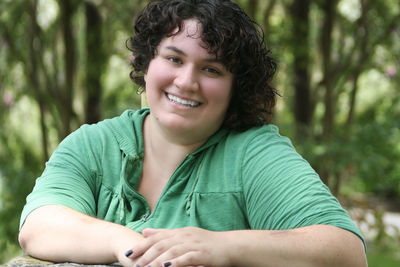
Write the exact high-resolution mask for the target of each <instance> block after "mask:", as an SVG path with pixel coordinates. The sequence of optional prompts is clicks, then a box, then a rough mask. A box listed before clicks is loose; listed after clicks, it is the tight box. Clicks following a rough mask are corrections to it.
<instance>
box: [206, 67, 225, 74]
mask: <svg viewBox="0 0 400 267" xmlns="http://www.w3.org/2000/svg"><path fill="white" fill-rule="evenodd" d="M203 70H204V71H206V72H209V73H211V74H214V75H219V74H221V72H220V71H219V70H217V69H215V68H211V67H206V68H204V69H203Z"/></svg>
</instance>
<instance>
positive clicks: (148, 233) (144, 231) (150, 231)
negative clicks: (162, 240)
mask: <svg viewBox="0 0 400 267" xmlns="http://www.w3.org/2000/svg"><path fill="white" fill-rule="evenodd" d="M165 230H166V229H154V228H143V229H142V235H143V236H144V237H149V236H151V235H154V234H157V233H160V232H162V231H165Z"/></svg>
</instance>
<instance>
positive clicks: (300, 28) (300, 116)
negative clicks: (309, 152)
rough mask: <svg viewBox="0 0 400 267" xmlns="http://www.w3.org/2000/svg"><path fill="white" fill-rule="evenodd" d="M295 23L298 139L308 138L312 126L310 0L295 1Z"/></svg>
mask: <svg viewBox="0 0 400 267" xmlns="http://www.w3.org/2000/svg"><path fill="white" fill-rule="evenodd" d="M290 10H291V13H292V23H293V40H292V47H293V56H294V62H293V69H294V73H293V86H294V90H295V97H294V116H295V121H296V137H297V138H300V139H303V138H305V137H307V131H306V130H305V129H306V128H309V127H310V126H311V120H312V101H311V93H310V73H309V65H310V56H309V39H308V38H309V10H310V0H304V1H293V4H292V6H291V9H290Z"/></svg>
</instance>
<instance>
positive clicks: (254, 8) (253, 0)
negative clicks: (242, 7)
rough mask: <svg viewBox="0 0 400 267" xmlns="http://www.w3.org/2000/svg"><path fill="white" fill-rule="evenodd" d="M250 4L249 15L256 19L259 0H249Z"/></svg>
mask: <svg viewBox="0 0 400 267" xmlns="http://www.w3.org/2000/svg"><path fill="white" fill-rule="evenodd" d="M248 5H249V6H248V7H249V9H248V10H249V11H248V13H249V16H250V17H251V18H252V19H254V20H255V19H256V11H257V5H258V0H249V4H248Z"/></svg>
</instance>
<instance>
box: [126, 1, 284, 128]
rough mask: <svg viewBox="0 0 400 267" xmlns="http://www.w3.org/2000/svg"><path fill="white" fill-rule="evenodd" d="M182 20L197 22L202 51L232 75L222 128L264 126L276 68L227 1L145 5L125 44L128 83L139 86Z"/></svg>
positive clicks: (259, 33)
mask: <svg viewBox="0 0 400 267" xmlns="http://www.w3.org/2000/svg"><path fill="white" fill-rule="evenodd" d="M187 19H196V20H198V21H199V22H200V23H201V25H202V27H203V28H202V29H203V31H202V35H201V38H202V41H203V42H204V43H205V44H206V46H207V47H206V49H207V50H208V52H209V53H212V54H215V55H216V56H217V57H218V59H219V60H220V61H221V62H222V63H223V64H224V65H225V66H226V67H227V69H228V70H229V71H231V72H232V74H233V77H234V81H233V88H232V91H233V94H232V99H231V102H230V105H229V108H228V110H227V114H226V116H225V120H224V124H223V126H224V127H226V128H228V129H233V130H236V131H245V130H247V129H249V128H251V127H254V126H260V125H263V124H268V123H269V122H270V120H271V115H272V110H273V108H274V106H275V102H276V95H277V91H276V90H275V89H274V88H273V87H272V85H271V81H272V77H273V76H274V74H275V72H276V63H275V61H274V60H273V58H272V57H270V55H269V54H270V51H269V50H268V49H267V47H266V45H265V42H264V32H263V30H262V28H261V26H260V25H259V24H257V23H256V22H255V21H253V20H252V19H251V18H250V17H249V16H248V15H247V14H246V13H245V12H244V11H243V10H242V9H241V8H240V7H239V6H238V5H237V4H235V3H233V2H232V1H230V0H161V1H160V0H153V1H150V3H149V4H148V5H147V7H146V8H145V9H144V10H143V11H142V12H141V13H140V14H139V15H138V17H137V18H136V22H135V34H134V36H133V37H131V38H129V39H128V40H127V47H128V49H129V50H130V51H132V53H133V57H134V59H133V62H132V66H133V71H132V72H131V73H130V77H131V79H132V80H133V81H134V82H135V83H136V84H138V85H139V86H141V87H143V88H144V87H145V81H144V73H145V72H146V71H147V68H148V66H149V63H150V61H151V60H152V59H153V58H154V56H155V54H156V53H157V47H158V45H159V43H160V42H161V40H162V39H163V38H165V37H168V36H171V35H173V34H172V32H173V30H174V29H176V28H178V32H179V31H180V30H181V28H182V25H183V24H182V23H183V21H185V20H187Z"/></svg>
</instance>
